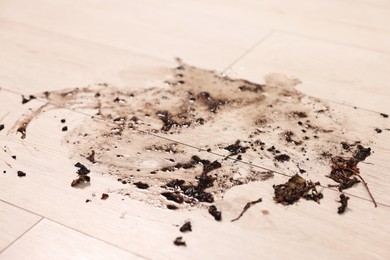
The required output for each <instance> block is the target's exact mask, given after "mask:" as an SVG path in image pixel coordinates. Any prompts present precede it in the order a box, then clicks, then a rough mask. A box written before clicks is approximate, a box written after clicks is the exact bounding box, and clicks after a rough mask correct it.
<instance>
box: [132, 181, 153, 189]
mask: <svg viewBox="0 0 390 260" xmlns="http://www.w3.org/2000/svg"><path fill="white" fill-rule="evenodd" d="M134 185H135V186H136V187H137V188H138V189H142V190H145V189H147V188H149V184H147V183H144V182H140V181H138V182H134Z"/></svg>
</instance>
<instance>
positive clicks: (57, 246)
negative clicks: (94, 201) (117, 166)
mask: <svg viewBox="0 0 390 260" xmlns="http://www.w3.org/2000/svg"><path fill="white" fill-rule="evenodd" d="M1 258H2V259H58V258H61V259H107V258H110V259H143V257H141V256H138V255H136V254H132V253H130V252H126V251H124V250H121V249H119V248H117V247H114V246H112V245H109V244H107V243H104V242H102V241H99V240H97V239H95V238H92V237H89V236H87V235H85V234H82V233H80V232H78V231H75V230H72V229H69V228H67V227H64V226H62V225H59V224H57V223H54V222H52V221H49V220H47V219H44V220H42V221H41V222H40V223H39V224H37V225H36V226H35V227H34V228H33V229H31V230H30V231H29V232H28V233H27V234H25V235H24V236H23V237H22V238H21V239H19V240H18V241H17V242H16V243H15V244H13V245H12V246H11V247H9V248H8V249H7V250H5V251H4V252H3V253H2V255H1Z"/></svg>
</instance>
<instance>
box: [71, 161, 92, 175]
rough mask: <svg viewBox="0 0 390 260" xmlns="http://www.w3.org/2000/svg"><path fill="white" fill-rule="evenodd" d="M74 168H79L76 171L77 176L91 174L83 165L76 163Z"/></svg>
mask: <svg viewBox="0 0 390 260" xmlns="http://www.w3.org/2000/svg"><path fill="white" fill-rule="evenodd" d="M74 166H75V167H77V168H79V169H78V170H77V174H78V175H87V174H88V173H90V172H91V171H90V170H89V169H88V168H87V167H85V165H83V164H81V163H79V162H78V163H76V164H75V165H74Z"/></svg>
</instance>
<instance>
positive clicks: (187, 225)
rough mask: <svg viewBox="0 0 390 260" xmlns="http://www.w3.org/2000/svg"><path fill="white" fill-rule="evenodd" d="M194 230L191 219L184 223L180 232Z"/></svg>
mask: <svg viewBox="0 0 390 260" xmlns="http://www.w3.org/2000/svg"><path fill="white" fill-rule="evenodd" d="M189 231H192V225H191V222H190V221H187V222H186V223H184V224H183V226H181V227H180V232H183V233H184V232H189Z"/></svg>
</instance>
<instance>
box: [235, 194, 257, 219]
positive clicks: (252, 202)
mask: <svg viewBox="0 0 390 260" xmlns="http://www.w3.org/2000/svg"><path fill="white" fill-rule="evenodd" d="M261 201H262V198H260V199H257V200H254V201H250V202H248V203H247V204H246V205H245V207H244V209H243V210H242V211H241V213H240V215H238V217H236V218H235V219H232V220H231V222H234V221H237V220H239V219H240V218H241V217H242V216H243V215H244V213H245V212H246V211H247V210H248V209H249V208H250V207H252V206H253V205H255V204H257V203H259V202H261Z"/></svg>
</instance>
